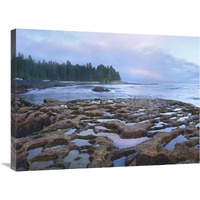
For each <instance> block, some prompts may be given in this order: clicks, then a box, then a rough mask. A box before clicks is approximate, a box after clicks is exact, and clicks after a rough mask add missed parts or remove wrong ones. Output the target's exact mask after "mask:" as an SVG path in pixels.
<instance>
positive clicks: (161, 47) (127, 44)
mask: <svg viewBox="0 0 200 200" xmlns="http://www.w3.org/2000/svg"><path fill="white" fill-rule="evenodd" d="M195 41H198V38H193V37H187V38H186V37H177V36H176V37H174V36H171V37H170V36H154V35H133V34H111V33H87V32H65V31H34V30H17V52H21V53H24V54H25V56H28V55H32V57H33V58H35V59H36V60H43V59H45V60H47V61H48V60H53V61H57V62H59V63H62V62H66V61H67V60H70V61H71V63H73V64H86V63H88V62H91V63H92V64H93V66H95V67H97V66H98V65H99V64H104V65H112V66H113V67H114V68H115V69H116V70H117V71H119V73H120V75H121V78H122V80H124V81H131V82H160V83H162V82H164V83H167V82H170V83H171V82H174V83H185V82H197V80H199V63H196V61H197V60H198V58H197V57H198V55H199V54H198V48H197V47H198V45H196V43H195ZM197 43H198V42H197ZM187 52H188V53H187ZM191 52H195V53H194V55H192V56H191V54H192V53H191ZM191 58H194V59H193V60H191Z"/></svg>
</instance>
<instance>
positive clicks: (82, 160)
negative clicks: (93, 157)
mask: <svg viewBox="0 0 200 200" xmlns="http://www.w3.org/2000/svg"><path fill="white" fill-rule="evenodd" d="M89 157H90V155H89V154H87V153H79V151H78V150H72V151H70V152H69V154H68V155H67V156H66V157H65V158H63V162H64V163H66V164H68V168H70V169H75V168H86V167H87V165H88V164H89V163H90V160H89Z"/></svg>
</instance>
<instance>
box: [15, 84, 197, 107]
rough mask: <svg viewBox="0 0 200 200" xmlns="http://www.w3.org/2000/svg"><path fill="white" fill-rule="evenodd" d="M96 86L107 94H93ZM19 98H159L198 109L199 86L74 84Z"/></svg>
mask: <svg viewBox="0 0 200 200" xmlns="http://www.w3.org/2000/svg"><path fill="white" fill-rule="evenodd" d="M96 86H101V87H105V88H108V89H109V90H110V91H109V92H94V91H92V89H93V88H94V87H96ZM18 96H19V97H21V98H23V99H24V100H26V101H28V102H30V103H43V100H44V99H45V98H52V99H56V100H61V101H69V100H75V99H95V98H107V99H115V98H161V99H172V100H178V101H182V102H186V103H190V104H193V105H195V106H198V107H200V86H199V85H198V84H158V85H133V84H118V85H112V84H111V85H109V84H105V85H103V84H100V85H99V84H74V85H71V86H65V87H54V88H47V89H42V90H39V89H34V90H30V91H29V92H27V93H24V94H19V95H18Z"/></svg>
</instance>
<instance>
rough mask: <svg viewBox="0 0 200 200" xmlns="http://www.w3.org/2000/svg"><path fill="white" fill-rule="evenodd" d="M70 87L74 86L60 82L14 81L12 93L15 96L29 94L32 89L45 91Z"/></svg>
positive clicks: (12, 82)
mask: <svg viewBox="0 0 200 200" xmlns="http://www.w3.org/2000/svg"><path fill="white" fill-rule="evenodd" d="M69 85H72V84H71V83H64V82H59V81H39V80H37V81H32V80H12V81H11V92H12V93H13V94H22V93H26V92H28V91H29V90H30V89H45V88H52V87H64V86H69Z"/></svg>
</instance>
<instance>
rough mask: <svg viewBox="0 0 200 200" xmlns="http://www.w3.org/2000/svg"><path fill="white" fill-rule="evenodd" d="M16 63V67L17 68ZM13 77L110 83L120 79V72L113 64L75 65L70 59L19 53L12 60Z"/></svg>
mask: <svg viewBox="0 0 200 200" xmlns="http://www.w3.org/2000/svg"><path fill="white" fill-rule="evenodd" d="M15 63H16V69H14V68H15ZM11 66H12V68H13V69H12V70H11V71H12V74H11V76H12V79H13V78H16V77H17V78H22V79H31V80H58V81H99V82H102V83H108V82H110V81H116V80H120V79H121V78H120V74H119V72H117V71H115V69H114V68H113V67H112V66H104V65H103V64H100V65H98V66H97V68H95V67H93V66H92V64H91V63H87V64H86V65H79V64H76V65H73V64H71V63H70V61H67V62H66V63H62V64H59V63H57V62H55V61H48V62H46V61H45V60H43V61H42V62H41V61H37V62H36V61H35V60H34V59H33V58H32V57H31V56H30V55H29V56H28V58H25V57H24V55H23V54H22V53H19V54H18V55H17V56H16V58H15V61H13V60H12V64H11Z"/></svg>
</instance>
